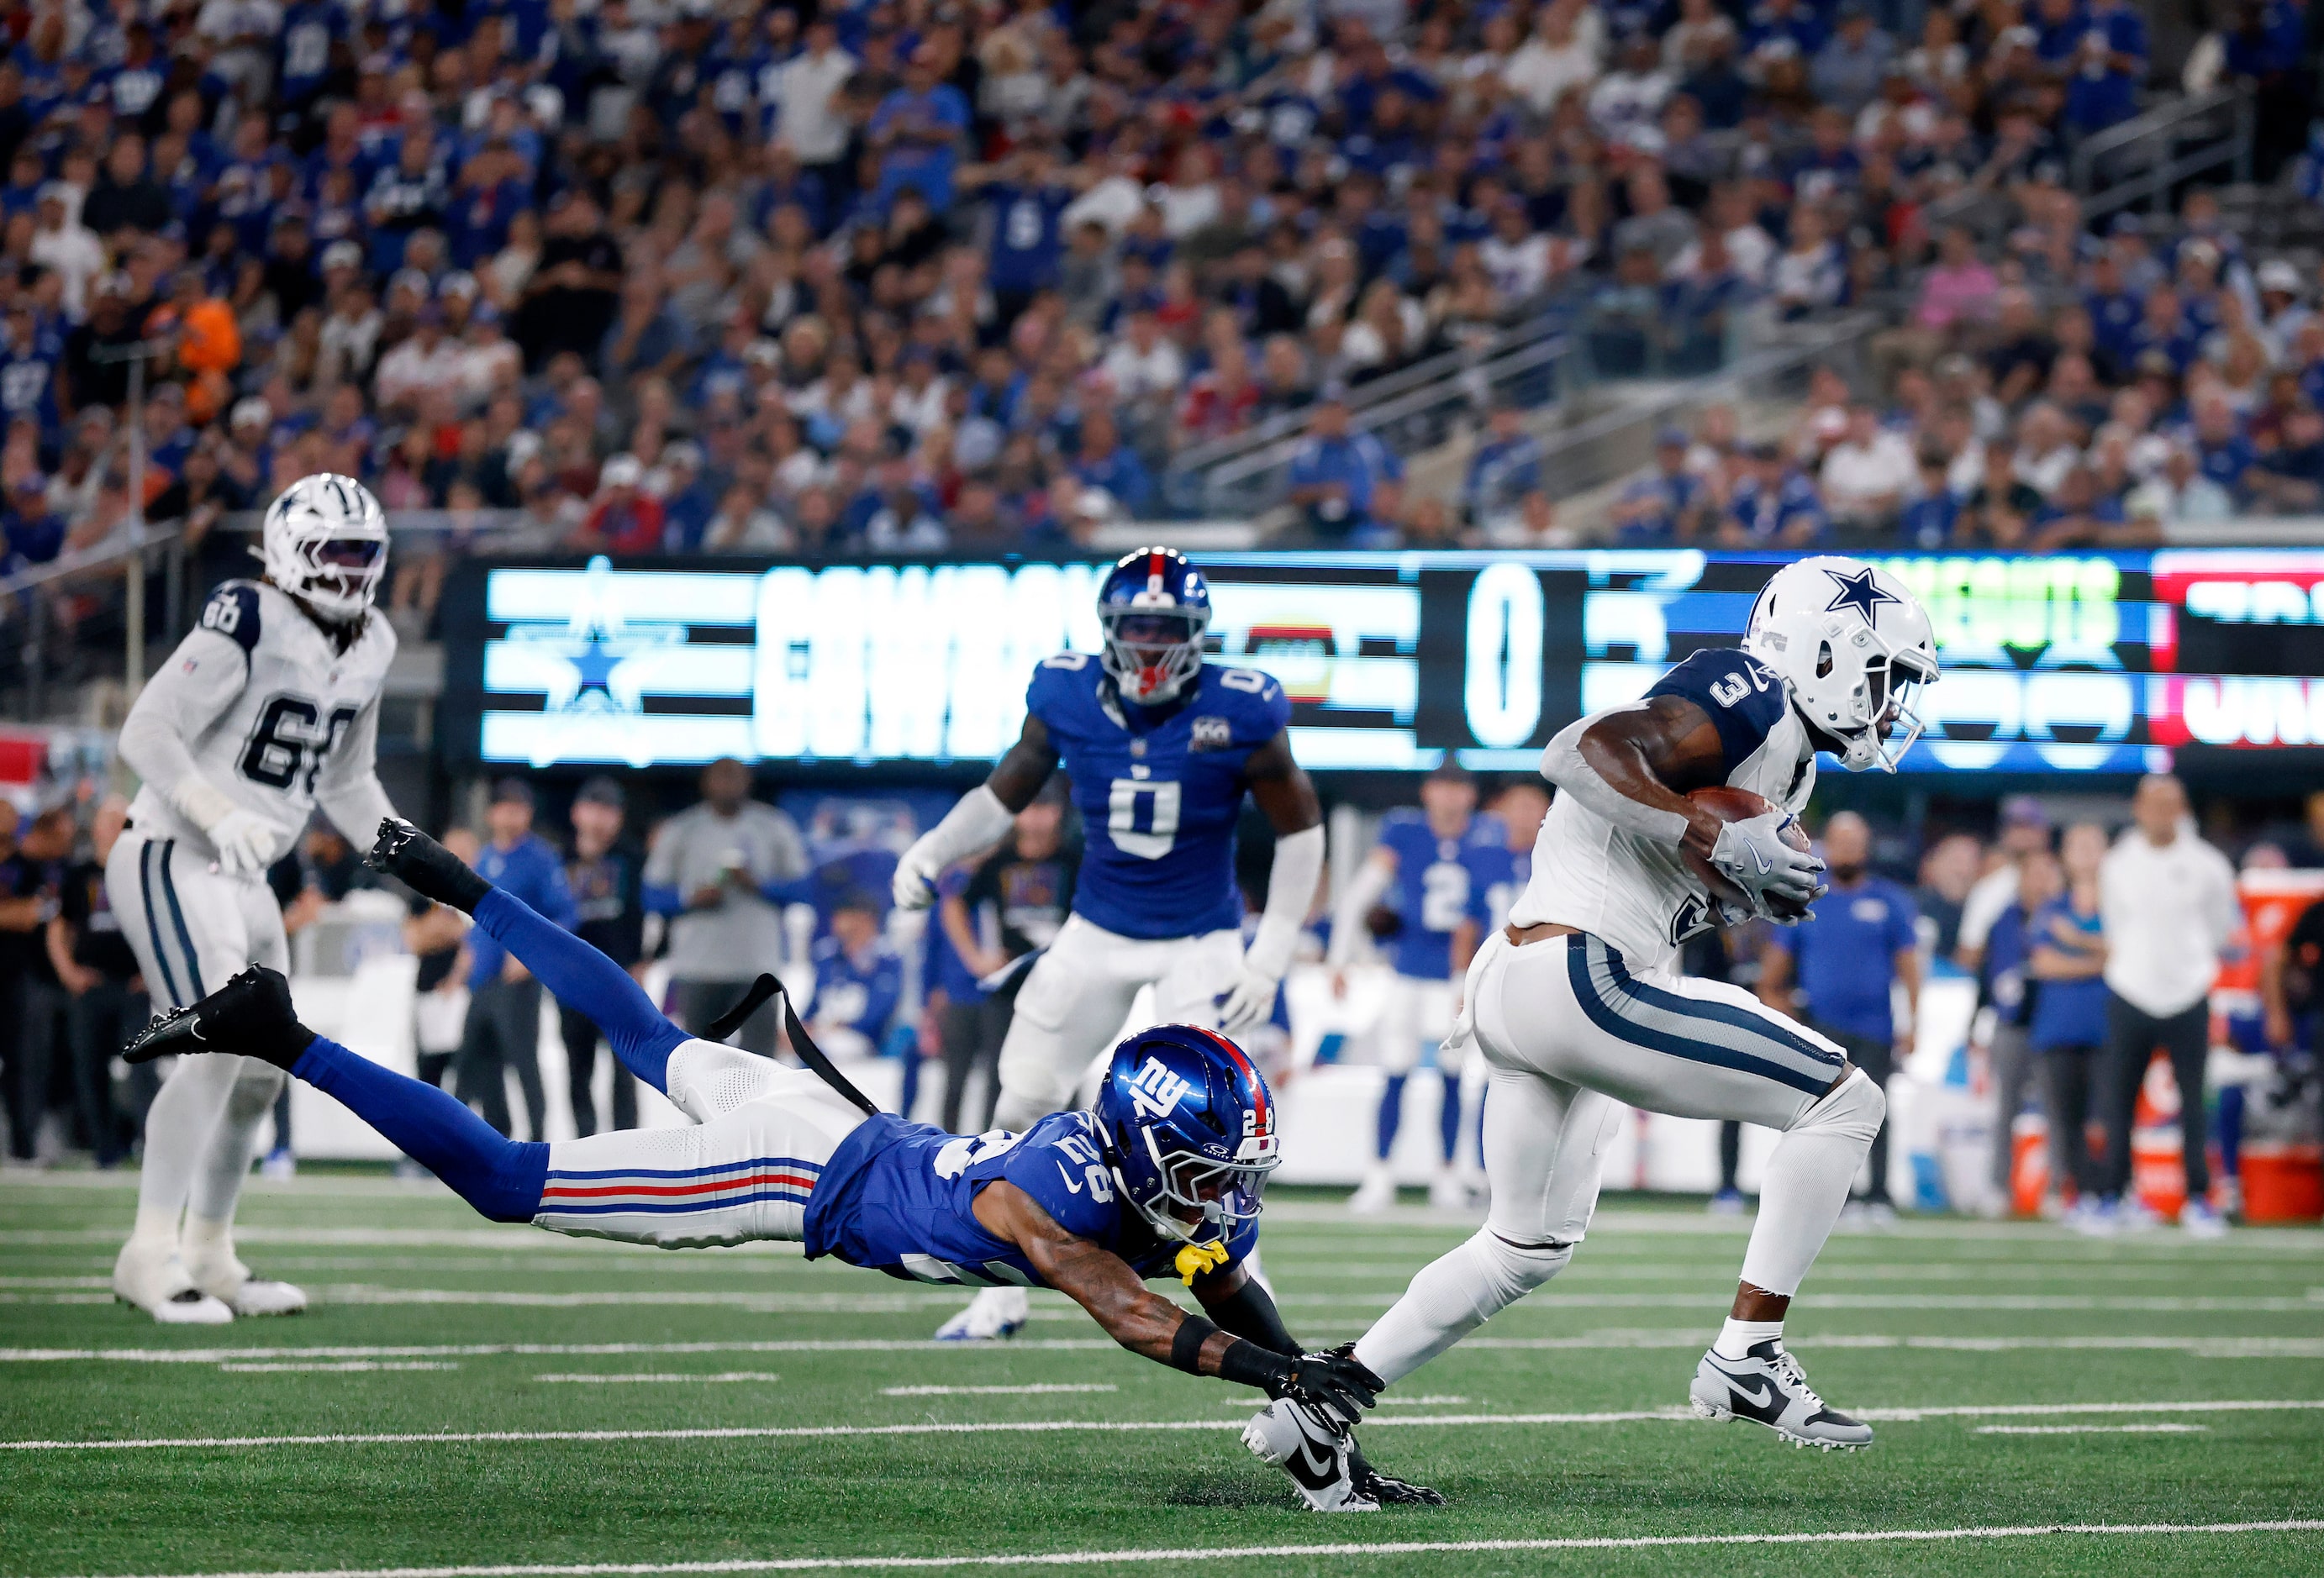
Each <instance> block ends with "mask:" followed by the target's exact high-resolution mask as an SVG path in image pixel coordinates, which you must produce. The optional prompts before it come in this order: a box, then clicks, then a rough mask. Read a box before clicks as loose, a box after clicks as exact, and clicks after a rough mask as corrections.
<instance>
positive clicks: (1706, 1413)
mask: <svg viewBox="0 0 2324 1578" xmlns="http://www.w3.org/2000/svg"><path fill="white" fill-rule="evenodd" d="M1688 1400H1689V1402H1690V1403H1691V1404H1692V1407H1693V1408H1694V1412H1695V1415H1696V1417H1698V1418H1704V1419H1748V1420H1750V1421H1751V1422H1752V1423H1753V1424H1755V1425H1765V1426H1766V1427H1767V1428H1769V1429H1770V1430H1773V1431H1774V1432H1775V1434H1776V1435H1778V1436H1782V1437H1783V1438H1784V1440H1786V1441H1788V1442H1790V1443H1791V1444H1792V1445H1794V1446H1814V1447H1819V1448H1821V1449H1822V1450H1823V1451H1825V1452H1830V1451H1831V1450H1832V1449H1833V1448H1834V1447H1838V1448H1840V1450H1841V1451H1844V1452H1854V1451H1855V1450H1857V1449H1858V1447H1862V1446H1869V1445H1872V1427H1870V1426H1869V1425H1866V1424H1863V1423H1861V1422H1860V1421H1858V1420H1855V1419H1851V1418H1849V1417H1848V1416H1847V1415H1846V1414H1843V1413H1841V1412H1840V1411H1839V1410H1838V1409H1837V1408H1831V1407H1828V1406H1827V1405H1826V1404H1825V1402H1824V1400H1823V1399H1821V1398H1820V1397H1818V1396H1817V1395H1816V1393H1815V1388H1813V1387H1812V1386H1810V1385H1809V1384H1808V1378H1807V1372H1805V1371H1803V1370H1802V1369H1801V1368H1800V1362H1799V1361H1798V1360H1797V1359H1794V1358H1793V1357H1792V1355H1791V1354H1790V1353H1786V1352H1785V1351H1784V1345H1783V1344H1781V1343H1779V1342H1776V1341H1774V1340H1773V1339H1770V1340H1769V1341H1767V1342H1764V1343H1754V1344H1751V1351H1750V1353H1749V1354H1748V1355H1747V1356H1746V1357H1744V1358H1741V1359H1724V1358H1721V1357H1720V1355H1719V1353H1718V1352H1717V1351H1716V1350H1714V1351H1712V1352H1711V1353H1705V1354H1704V1355H1703V1356H1702V1362H1701V1363H1700V1364H1698V1365H1696V1366H1695V1368H1694V1384H1693V1385H1692V1387H1690V1388H1689V1389H1688Z"/></svg>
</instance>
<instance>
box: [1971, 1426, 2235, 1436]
mask: <svg viewBox="0 0 2324 1578" xmlns="http://www.w3.org/2000/svg"><path fill="white" fill-rule="evenodd" d="M2209 1428H2210V1427H2209V1425H2173V1424H2169V1423H2164V1424H2160V1425H1979V1426H1978V1427H1977V1433H1978V1435H1980V1436H2200V1435H2202V1434H2203V1433H2204V1432H2205V1431H2207V1430H2209Z"/></svg>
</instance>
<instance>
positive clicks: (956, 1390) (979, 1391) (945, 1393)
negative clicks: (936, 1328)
mask: <svg viewBox="0 0 2324 1578" xmlns="http://www.w3.org/2000/svg"><path fill="white" fill-rule="evenodd" d="M1120 1390H1121V1389H1120V1387H1118V1386H1105V1385H1089V1386H1077V1385H1074V1384H1072V1383H1069V1382H1059V1381H1044V1382H1038V1383H1036V1384H1034V1385H1031V1386H883V1387H881V1389H880V1395H881V1397H1034V1396H1037V1395H1040V1394H1044V1393H1047V1392H1058V1391H1120ZM1243 1406H1244V1407H1245V1408H1249V1407H1250V1402H1249V1400H1248V1399H1245V1401H1244V1403H1243Z"/></svg>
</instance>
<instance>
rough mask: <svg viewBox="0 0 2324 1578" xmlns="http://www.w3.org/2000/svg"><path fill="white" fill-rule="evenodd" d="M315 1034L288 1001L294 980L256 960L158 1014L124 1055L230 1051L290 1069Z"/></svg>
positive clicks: (134, 1058) (139, 1059) (146, 1057)
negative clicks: (217, 984)
mask: <svg viewBox="0 0 2324 1578" xmlns="http://www.w3.org/2000/svg"><path fill="white" fill-rule="evenodd" d="M314 1039H315V1032H313V1031H311V1030H309V1029H308V1028H307V1027H306V1026H305V1025H303V1024H301V1023H299V1015H298V1014H297V1012H296V1011H295V1010H294V1009H292V1007H291V983H290V982H289V981H286V980H284V979H283V978H282V977H281V976H280V975H279V974H277V973H276V972H274V971H273V970H271V969H268V968H266V967H265V966H264V965H257V964H254V965H252V966H251V967H250V968H248V969H246V970H244V971H243V972H242V973H241V974H240V975H238V976H236V977H234V979H232V980H230V981H228V982H227V983H226V985H225V986H220V987H219V988H218V989H217V991H215V992H212V993H211V994H210V995H208V996H207V997H205V998H203V999H202V1000H201V1001H200V1002H198V1003H196V1004H194V1005H191V1006H189V1007H185V1008H173V1009H171V1011H170V1012H169V1013H168V1014H163V1015H161V1017H159V1018H157V1019H155V1020H154V1021H153V1022H152V1023H151V1024H148V1025H147V1026H146V1027H145V1028H144V1029H143V1030H142V1031H140V1032H137V1037H136V1039H135V1040H134V1041H131V1042H130V1043H129V1045H128V1046H127V1047H125V1048H124V1049H123V1050H122V1054H121V1055H122V1057H123V1058H124V1059H126V1060H128V1061H130V1062H132V1063H150V1062H152V1060H154V1059H156V1058H161V1057H168V1056H169V1055H171V1053H177V1054H180V1055H181V1056H182V1055H185V1054H189V1053H193V1052H227V1053H232V1054H235V1055H238V1056H241V1057H245V1058H259V1059H263V1060H265V1061H267V1062H269V1063H272V1064H273V1065H274V1066H275V1067H276V1068H278V1069H286V1070H287V1069H289V1068H290V1067H291V1064H293V1063H295V1062H297V1061H298V1060H299V1054H300V1053H301V1052H303V1051H305V1050H307V1048H308V1045H309V1043H310V1042H312V1041H314Z"/></svg>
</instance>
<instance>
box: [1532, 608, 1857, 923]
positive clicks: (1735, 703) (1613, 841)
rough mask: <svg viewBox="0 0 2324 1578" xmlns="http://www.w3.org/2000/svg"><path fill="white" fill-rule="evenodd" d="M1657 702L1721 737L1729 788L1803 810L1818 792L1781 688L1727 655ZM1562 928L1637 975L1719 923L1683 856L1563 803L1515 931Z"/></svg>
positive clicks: (1539, 854) (1680, 670)
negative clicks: (1673, 705)
mask: <svg viewBox="0 0 2324 1578" xmlns="http://www.w3.org/2000/svg"><path fill="white" fill-rule="evenodd" d="M1646 695H1647V697H1648V698H1649V699H1651V698H1653V697H1655V696H1682V697H1684V698H1685V699H1686V700H1687V701H1690V702H1693V703H1694V704H1695V705H1696V706H1698V707H1700V708H1701V709H1702V710H1703V711H1705V712H1707V713H1709V714H1710V716H1711V723H1712V725H1713V727H1715V728H1716V729H1718V730H1719V744H1720V753H1721V756H1722V758H1723V764H1724V766H1725V771H1724V773H1723V774H1722V775H1721V781H1722V782H1724V783H1727V784H1733V785H1734V786H1735V787H1737V788H1738V789H1748V790H1751V791H1752V792H1753V793H1755V794H1760V795H1763V796H1765V797H1766V799H1767V800H1769V801H1771V802H1773V803H1775V804H1776V805H1779V806H1782V807H1783V808H1784V810H1786V811H1790V812H1798V810H1799V809H1800V808H1801V807H1802V806H1803V805H1805V804H1806V803H1808V795H1809V794H1810V792H1812V790H1813V789H1814V788H1815V751H1814V749H1813V748H1812V747H1811V746H1810V745H1809V744H1808V732H1807V726H1806V725H1805V724H1803V723H1802V722H1801V721H1800V719H1799V714H1798V713H1797V712H1796V711H1794V710H1793V708H1792V705H1791V701H1790V698H1789V697H1788V696H1787V695H1786V694H1785V693H1784V682H1783V681H1782V680H1781V679H1780V678H1778V677H1777V676H1776V674H1775V672H1774V671H1773V670H1771V669H1768V668H1766V666H1764V665H1761V664H1760V663H1759V662H1757V660H1756V659H1754V658H1752V657H1750V656H1747V655H1746V654H1744V653H1741V652H1738V651H1735V650H1733V649H1731V648H1719V649H1715V650H1711V651H1706V652H1698V653H1696V654H1695V655H1694V656H1692V657H1690V658H1688V659H1687V660H1686V661H1685V662H1684V663H1682V664H1680V665H1678V666H1677V667H1675V668H1674V669H1672V670H1671V671H1670V672H1669V673H1668V674H1665V675H1663V677H1662V678H1660V679H1658V680H1656V681H1655V683H1654V684H1653V685H1652V686H1651V687H1650V688H1649V689H1648V690H1647V692H1646ZM1549 921H1555V922H1561V923H1563V924H1564V925H1568V926H1577V927H1580V928H1581V929H1582V931H1588V932H1590V933H1591V934H1592V935H1593V936H1596V937H1599V938H1600V939H1602V940H1605V941H1606V942H1607V943H1609V944H1610V945H1611V946H1612V947H1613V948H1614V949H1615V950H1617V951H1618V952H1619V953H1620V954H1621V955H1622V957H1623V958H1624V959H1627V960H1628V962H1629V963H1630V965H1631V966H1632V967H1633V968H1655V967H1670V966H1672V965H1674V962H1675V960H1676V959H1677V956H1678V950H1679V944H1680V943H1682V942H1683V941H1684V940H1686V939H1687V938H1689V937H1692V936H1693V935H1694V934H1695V933H1696V932H1698V931H1702V930H1703V929H1704V928H1706V927H1708V926H1709V925H1710V924H1711V900H1710V895H1709V894H1708V893H1706V892H1705V891H1704V889H1703V887H1702V885H1701V883H1699V882H1697V881H1696V880H1695V878H1694V874H1693V873H1692V871H1690V870H1689V869H1688V868H1687V867H1686V866H1685V865H1684V863H1683V862H1682V861H1681V860H1680V858H1679V849H1678V846H1677V845H1675V844H1665V843H1663V842H1661V841H1660V840H1659V839H1647V838H1642V837H1640V836H1639V835H1638V834H1637V833H1633V832H1626V831H1624V830H1622V829H1620V828H1618V827H1616V826H1615V825H1614V824H1613V823H1611V822H1609V821H1607V820H1606V819H1605V818H1604V817H1602V816H1600V815H1599V814H1598V813H1597V812H1594V811H1591V809H1589V808H1588V807H1587V806H1585V805H1583V804H1582V803H1581V802H1580V801H1579V800H1577V799H1575V798H1574V797H1573V796H1572V795H1571V794H1560V795H1559V796H1558V797H1557V798H1556V800H1555V801H1554V802H1553V803H1552V804H1551V805H1550V808H1549V815H1548V816H1546V817H1545V818H1544V819H1543V820H1542V824H1541V833H1540V836H1539V837H1538V838H1536V839H1535V840H1534V847H1533V876H1532V878H1531V879H1530V880H1529V881H1528V882H1527V883H1526V890H1525V892H1524V893H1523V894H1522V895H1519V897H1518V899H1517V903H1516V904H1512V905H1511V906H1509V923H1510V924H1511V925H1514V926H1535V925H1539V924H1541V923H1543V922H1549Z"/></svg>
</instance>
